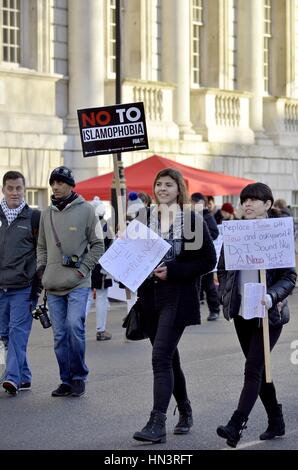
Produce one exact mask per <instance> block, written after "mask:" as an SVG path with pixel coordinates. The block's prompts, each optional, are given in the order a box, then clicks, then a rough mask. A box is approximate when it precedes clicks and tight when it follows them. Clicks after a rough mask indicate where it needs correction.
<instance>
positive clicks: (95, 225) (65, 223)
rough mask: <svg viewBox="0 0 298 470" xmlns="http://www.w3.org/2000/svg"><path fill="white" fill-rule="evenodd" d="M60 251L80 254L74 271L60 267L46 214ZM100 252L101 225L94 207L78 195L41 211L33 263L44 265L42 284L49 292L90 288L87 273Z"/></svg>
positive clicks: (58, 254) (60, 258)
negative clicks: (59, 204) (61, 206)
mask: <svg viewBox="0 0 298 470" xmlns="http://www.w3.org/2000/svg"><path fill="white" fill-rule="evenodd" d="M51 211H52V214H53V223H54V227H55V230H56V232H57V235H58V238H59V241H60V242H61V248H62V251H63V254H64V255H66V256H71V255H78V256H81V257H82V258H83V259H82V263H81V266H80V268H79V270H80V272H81V273H82V274H84V276H85V277H84V278H82V277H81V276H80V275H79V273H78V270H77V269H75V268H70V267H66V266H62V255H61V252H60V250H59V248H58V247H57V246H56V241H55V237H54V234H53V230H52V226H51V219H50V213H51ZM103 252H104V242H103V235H102V229H101V225H100V223H99V221H98V218H97V217H96V216H95V212H94V208H93V207H92V206H91V205H90V204H88V203H87V202H86V201H85V199H84V198H83V197H81V196H79V197H78V198H77V199H75V200H74V201H72V202H71V203H70V204H68V205H67V206H66V207H65V209H63V210H62V211H59V210H58V209H57V208H56V207H55V206H53V205H51V206H49V207H48V208H47V209H45V210H44V211H43V212H42V215H41V220H40V227H39V237H38V243H37V266H38V268H41V267H42V266H45V272H44V274H43V278H42V284H43V286H44V288H45V289H47V290H48V292H49V293H52V294H56V295H65V294H67V293H69V292H70V291H72V290H73V289H75V288H81V287H91V278H90V272H91V271H92V269H93V268H94V266H95V265H96V263H97V262H98V260H99V258H100V256H101V255H102V254H103Z"/></svg>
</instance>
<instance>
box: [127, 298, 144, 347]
mask: <svg viewBox="0 0 298 470" xmlns="http://www.w3.org/2000/svg"><path fill="white" fill-rule="evenodd" d="M141 315H142V314H141V305H140V302H139V300H137V301H136V303H135V304H134V305H133V306H132V307H131V309H130V311H129V312H128V314H127V315H126V317H125V318H124V320H123V323H122V327H123V328H126V331H125V336H126V338H127V339H130V340H131V341H138V340H140V339H146V338H148V336H147V335H146V333H145V331H144V328H143V326H142V318H141Z"/></svg>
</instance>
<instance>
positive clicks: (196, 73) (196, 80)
mask: <svg viewBox="0 0 298 470" xmlns="http://www.w3.org/2000/svg"><path fill="white" fill-rule="evenodd" d="M201 26H203V0H192V8H191V27H192V37H191V71H192V73H191V75H192V85H194V86H199V85H200V83H201V73H200V35H201Z"/></svg>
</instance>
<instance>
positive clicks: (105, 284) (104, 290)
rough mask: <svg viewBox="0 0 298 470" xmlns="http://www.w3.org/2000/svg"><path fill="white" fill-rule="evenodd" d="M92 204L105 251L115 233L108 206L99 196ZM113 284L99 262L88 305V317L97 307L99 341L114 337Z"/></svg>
mask: <svg viewBox="0 0 298 470" xmlns="http://www.w3.org/2000/svg"><path fill="white" fill-rule="evenodd" d="M91 205H93V207H94V208H95V214H96V216H97V217H98V218H99V221H100V224H101V228H102V232H103V237H104V245H105V251H106V250H107V249H108V248H109V247H110V245H111V243H112V241H113V239H114V234H113V233H112V229H111V227H110V226H109V225H108V223H107V221H106V220H105V218H104V216H105V213H106V208H105V205H104V203H103V201H101V199H100V198H99V197H98V196H95V197H94V199H93V201H92V202H91ZM111 286H112V279H111V277H110V276H109V275H108V273H107V272H106V271H104V269H103V268H102V267H101V265H100V264H99V263H97V264H96V265H95V268H94V269H93V271H92V274H91V289H90V292H89V296H88V302H87V306H86V317H87V316H88V313H89V310H90V307H91V305H92V304H93V303H95V309H96V339H97V341H107V340H109V339H111V338H112V335H111V333H109V332H108V331H107V330H106V323H107V316H108V309H109V299H108V288H109V287H111Z"/></svg>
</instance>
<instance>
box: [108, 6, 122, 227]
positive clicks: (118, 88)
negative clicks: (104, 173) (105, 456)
mask: <svg viewBox="0 0 298 470" xmlns="http://www.w3.org/2000/svg"><path fill="white" fill-rule="evenodd" d="M115 98H116V104H121V102H122V70H121V0H116V80H115ZM113 159H114V168H118V174H119V180H118V182H117V181H116V178H115V175H114V177H113V182H112V189H111V203H112V207H113V209H114V221H113V222H114V227H117V226H118V222H119V213H118V212H119V211H118V204H117V196H120V198H121V201H119V204H122V207H123V214H124V211H125V207H126V180H125V175H124V168H123V162H122V158H121V153H120V152H119V153H117V154H114V155H113ZM117 183H118V184H119V186H120V194H119V188H118V194H117Z"/></svg>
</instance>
